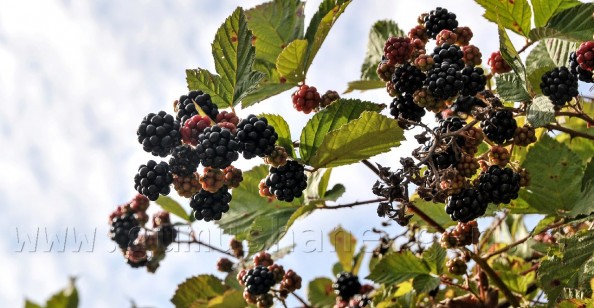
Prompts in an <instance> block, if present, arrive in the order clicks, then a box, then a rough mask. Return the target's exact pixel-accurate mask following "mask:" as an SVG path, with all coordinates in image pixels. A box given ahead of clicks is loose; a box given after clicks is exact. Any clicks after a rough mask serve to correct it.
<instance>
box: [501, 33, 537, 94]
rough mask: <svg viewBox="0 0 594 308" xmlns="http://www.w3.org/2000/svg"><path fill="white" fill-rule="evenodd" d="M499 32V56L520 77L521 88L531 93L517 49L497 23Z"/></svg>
mask: <svg viewBox="0 0 594 308" xmlns="http://www.w3.org/2000/svg"><path fill="white" fill-rule="evenodd" d="M498 33H499V50H500V51H501V57H502V58H503V60H505V62H507V64H509V66H511V68H512V69H513V71H514V73H516V75H517V76H518V77H519V78H520V80H521V81H522V84H521V85H522V88H524V89H525V90H526V92H527V93H529V94H530V93H532V87H531V85H530V84H529V83H527V82H528V81H527V77H526V68H525V67H524V63H523V62H522V59H521V58H520V55H519V54H518V51H517V50H516V48H515V47H514V44H513V43H512V41H511V39H510V38H509V36H508V35H507V32H506V31H505V29H504V28H503V27H502V26H501V25H499V27H498Z"/></svg>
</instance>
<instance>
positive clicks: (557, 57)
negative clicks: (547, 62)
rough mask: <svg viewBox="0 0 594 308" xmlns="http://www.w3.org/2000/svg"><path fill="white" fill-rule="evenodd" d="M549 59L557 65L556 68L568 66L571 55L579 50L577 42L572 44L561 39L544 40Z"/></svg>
mask: <svg viewBox="0 0 594 308" xmlns="http://www.w3.org/2000/svg"><path fill="white" fill-rule="evenodd" d="M544 42H545V46H546V47H547V51H548V52H549V57H550V58H551V60H553V62H554V63H555V66H567V64H568V62H569V54H570V53H571V52H572V51H575V50H576V49H577V48H578V43H577V42H571V41H566V40H560V39H546V40H544Z"/></svg>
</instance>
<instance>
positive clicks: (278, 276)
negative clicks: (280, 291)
mask: <svg viewBox="0 0 594 308" xmlns="http://www.w3.org/2000/svg"><path fill="white" fill-rule="evenodd" d="M268 270H269V271H270V272H271V273H272V274H273V275H274V282H275V283H280V282H281V281H282V280H283V277H284V276H285V269H284V268H283V266H282V265H279V264H272V265H270V266H268Z"/></svg>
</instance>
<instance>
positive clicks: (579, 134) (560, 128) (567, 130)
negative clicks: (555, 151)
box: [545, 124, 594, 140]
mask: <svg viewBox="0 0 594 308" xmlns="http://www.w3.org/2000/svg"><path fill="white" fill-rule="evenodd" d="M545 127H546V128H547V129H549V130H558V131H561V132H564V133H567V134H569V135H570V136H571V137H572V138H574V137H581V138H586V139H590V140H594V136H593V135H590V134H586V133H583V132H578V131H576V130H573V129H571V128H567V127H563V126H561V125H557V124H547V125H546V126H545Z"/></svg>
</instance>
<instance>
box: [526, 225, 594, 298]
mask: <svg viewBox="0 0 594 308" xmlns="http://www.w3.org/2000/svg"><path fill="white" fill-rule="evenodd" d="M559 247H560V253H559V254H556V255H550V256H549V257H548V258H547V259H546V260H543V261H542V262H541V265H540V267H539V269H538V275H537V276H538V282H539V284H540V287H541V288H542V289H543V290H544V291H545V293H546V294H547V298H548V300H549V301H550V302H551V303H554V302H555V301H556V300H557V299H558V298H559V297H560V295H561V293H562V291H563V289H565V288H573V289H576V290H578V291H580V292H584V293H586V294H587V296H588V297H590V296H591V295H592V289H591V288H590V281H591V279H593V278H594V230H588V231H585V232H581V233H577V234H576V235H575V236H573V237H570V238H562V239H561V240H560V246H559Z"/></svg>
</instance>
